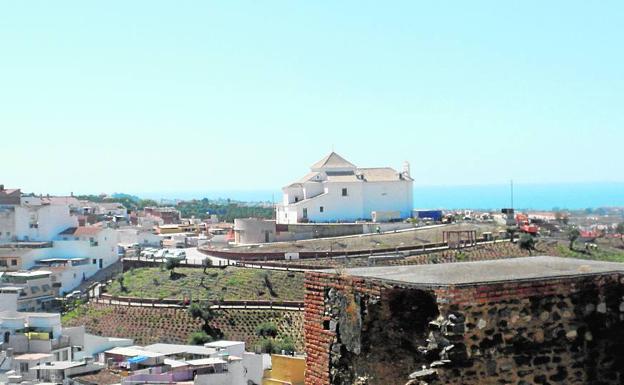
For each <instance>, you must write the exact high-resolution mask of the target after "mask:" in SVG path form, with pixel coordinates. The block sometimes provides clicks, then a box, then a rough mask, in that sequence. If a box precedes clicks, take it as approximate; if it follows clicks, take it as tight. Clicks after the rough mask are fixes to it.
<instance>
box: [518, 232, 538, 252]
mask: <svg viewBox="0 0 624 385" xmlns="http://www.w3.org/2000/svg"><path fill="white" fill-rule="evenodd" d="M518 247H520V249H522V250H526V251H528V252H529V255H533V250H535V238H533V237H532V236H531V235H530V234H522V235H521V236H520V239H519V240H518Z"/></svg>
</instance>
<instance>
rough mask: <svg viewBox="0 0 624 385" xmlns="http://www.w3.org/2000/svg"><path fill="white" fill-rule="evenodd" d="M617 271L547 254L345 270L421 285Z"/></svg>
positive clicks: (619, 268)
mask: <svg viewBox="0 0 624 385" xmlns="http://www.w3.org/2000/svg"><path fill="white" fill-rule="evenodd" d="M325 272H326V270H325ZM614 272H622V273H624V263H617V262H600V261H591V260H585V259H573V258H560V257H548V256H536V257H520V258H511V259H498V260H492V261H479V262H457V263H441V264H435V265H408V266H383V267H363V268H353V269H346V270H345V273H346V274H347V275H350V276H356V277H363V278H374V279H380V280H384V281H391V282H397V283H409V284H414V285H422V286H448V285H474V284H480V283H499V282H505V281H530V280H548V279H555V278H560V277H575V276H583V275H596V274H605V273H614Z"/></svg>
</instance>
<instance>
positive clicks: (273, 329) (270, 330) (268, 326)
mask: <svg viewBox="0 0 624 385" xmlns="http://www.w3.org/2000/svg"><path fill="white" fill-rule="evenodd" d="M256 335H258V336H260V337H273V338H275V337H277V325H275V324H274V323H273V322H263V323H261V324H259V325H258V326H256Z"/></svg>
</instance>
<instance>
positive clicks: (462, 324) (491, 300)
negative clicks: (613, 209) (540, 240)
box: [305, 272, 624, 385]
mask: <svg viewBox="0 0 624 385" xmlns="http://www.w3.org/2000/svg"><path fill="white" fill-rule="evenodd" d="M623 296H624V277H622V276H621V275H619V274H608V275H601V276H578V277H570V278H558V279H552V280H548V281H544V280H541V281H524V282H520V281H509V282H503V283H497V284H489V285H482V286H467V287H434V288H428V289H418V288H413V287H409V286H407V285H391V284H388V283H384V282H380V281H376V280H365V279H362V278H354V277H348V276H342V275H335V274H328V273H317V272H308V273H307V274H306V298H305V302H306V309H305V312H306V313H305V342H306V353H307V371H306V385H330V384H331V385H347V384H349V385H351V384H359V385H364V384H368V385H391V384H398V385H404V384H407V383H409V384H410V385H425V384H430V385H435V384H450V385H460V384H462V385H490V384H491V385H494V384H497V385H498V384H519V385H528V384H594V385H611V384H613V385H615V384H622V383H624V297H623ZM411 374H412V375H413V376H412V377H413V378H412V379H410V378H409V376H410V375H411Z"/></svg>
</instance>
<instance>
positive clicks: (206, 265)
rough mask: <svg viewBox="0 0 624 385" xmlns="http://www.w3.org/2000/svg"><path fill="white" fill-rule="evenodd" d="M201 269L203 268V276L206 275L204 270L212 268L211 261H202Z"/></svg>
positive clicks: (208, 259)
mask: <svg viewBox="0 0 624 385" xmlns="http://www.w3.org/2000/svg"><path fill="white" fill-rule="evenodd" d="M202 267H203V268H204V274H208V273H207V272H206V269H208V268H209V267H212V259H210V258H209V257H206V258H204V259H202Z"/></svg>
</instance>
